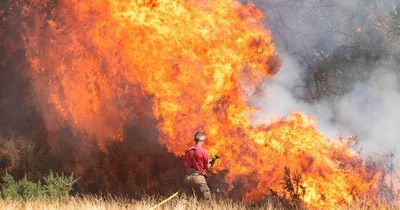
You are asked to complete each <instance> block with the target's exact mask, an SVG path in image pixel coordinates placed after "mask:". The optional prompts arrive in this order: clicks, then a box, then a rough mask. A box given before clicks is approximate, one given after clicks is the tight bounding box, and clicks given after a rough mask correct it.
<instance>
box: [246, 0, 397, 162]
mask: <svg viewBox="0 0 400 210" xmlns="http://www.w3.org/2000/svg"><path fill="white" fill-rule="evenodd" d="M255 3H256V4H257V5H259V6H260V7H261V8H263V10H264V11H265V12H266V14H267V18H268V21H267V23H266V24H268V25H269V26H270V28H272V31H273V34H274V37H275V38H276V44H277V46H278V48H279V51H280V53H279V56H280V58H281V60H282V67H281V69H280V71H279V72H278V73H277V75H276V76H275V77H273V78H270V79H267V80H265V82H264V83H263V85H262V87H260V91H259V92H257V93H256V94H255V95H254V97H253V98H252V100H251V104H252V105H253V106H254V107H256V108H258V110H259V111H258V112H257V113H256V114H255V115H254V122H255V123H256V124H260V123H261V124H262V123H269V122H270V121H271V120H274V119H275V118H276V117H285V116H287V115H288V114H289V113H290V112H293V111H303V112H305V113H306V114H308V115H311V116H314V117H315V118H316V119H318V128H319V129H320V130H321V131H323V132H325V133H326V134H327V135H328V137H330V138H336V139H337V138H339V137H345V136H349V135H357V136H358V139H359V145H358V146H359V149H360V151H361V154H362V155H363V156H364V157H367V156H373V155H382V154H386V153H389V152H394V153H396V151H400V144H399V143H398V141H399V140H400V129H399V128H400V127H399V124H400V123H399V120H400V92H399V88H400V87H399V62H398V61H396V60H395V59H393V58H394V57H396V55H397V54H396V52H398V49H396V45H393V43H392V40H390V39H389V38H388V35H387V30H386V29H385V28H384V26H381V25H380V24H383V23H382V19H384V18H385V17H388V16H389V15H390V14H393V13H395V12H396V4H398V3H397V2H396V1H390V0H384V1H376V2H374V1H372V3H371V1H369V2H368V1H359V0H348V1H318V0H304V1H294V0H274V1H255ZM380 26H381V27H382V29H381V28H379V27H380ZM358 43H364V44H365V43H367V44H370V45H371V46H365V48H368V47H369V49H371V50H372V51H376V52H377V53H379V54H385V56H384V57H383V56H382V58H378V59H376V62H375V65H374V66H371V63H374V62H373V61H370V60H365V59H360V58H359V59H356V60H354V61H352V62H349V64H348V65H345V66H344V67H342V68H341V70H340V71H341V72H342V74H348V73H353V74H356V75H359V76H355V77H354V76H353V77H349V78H342V80H343V81H342V82H343V83H346V84H350V85H349V87H347V88H343V87H341V86H338V85H336V86H337V87H334V88H336V89H339V90H340V89H345V90H344V91H342V92H339V93H338V94H332V95H331V96H326V97H321V98H319V99H318V100H316V101H313V103H310V102H307V101H306V100H304V96H305V94H306V92H305V91H306V83H307V80H309V79H310V75H311V74H312V73H313V71H314V72H315V71H316V70H315V69H313V67H315V66H317V65H319V68H321V64H320V63H318V62H319V60H318V56H315V53H316V52H317V53H319V52H322V53H325V54H326V55H327V56H328V57H329V56H332V54H333V53H334V52H335V51H336V50H339V49H341V48H343V47H344V46H354V45H357V44H358ZM363 47H364V46H362V47H361V48H363ZM360 53H361V52H360ZM315 57H316V59H314V58H315ZM342 66H343V65H342ZM323 67H324V66H323V65H322V68H323ZM338 84H340V83H338ZM395 157H396V163H397V164H399V163H400V156H399V155H398V154H397V155H396V156H395Z"/></svg>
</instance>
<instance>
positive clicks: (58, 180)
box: [1, 172, 77, 201]
mask: <svg viewBox="0 0 400 210" xmlns="http://www.w3.org/2000/svg"><path fill="white" fill-rule="evenodd" d="M43 179H44V185H42V183H41V182H40V181H39V182H37V183H35V182H32V181H29V180H28V179H27V177H26V175H25V176H24V178H22V179H21V180H19V181H16V180H14V178H13V177H12V176H11V175H10V174H9V173H7V172H6V174H5V175H4V176H3V178H2V181H3V184H2V192H1V196H2V197H3V198H7V199H13V200H23V201H26V200H30V199H33V198H46V199H65V198H68V197H69V193H70V191H71V190H72V186H73V184H74V183H75V182H76V181H77V179H74V178H73V175H71V176H69V177H66V176H64V174H61V175H58V174H54V173H53V172H50V175H48V176H47V177H44V178H43Z"/></svg>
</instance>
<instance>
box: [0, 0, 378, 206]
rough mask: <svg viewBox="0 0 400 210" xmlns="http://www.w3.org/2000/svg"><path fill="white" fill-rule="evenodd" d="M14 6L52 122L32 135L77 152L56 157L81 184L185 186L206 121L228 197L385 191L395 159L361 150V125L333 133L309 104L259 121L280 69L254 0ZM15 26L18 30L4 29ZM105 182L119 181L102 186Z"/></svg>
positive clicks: (110, 0) (38, 110)
mask: <svg viewBox="0 0 400 210" xmlns="http://www.w3.org/2000/svg"><path fill="white" fill-rule="evenodd" d="M7 5H8V6H9V8H8V10H7V12H9V13H6V12H3V14H2V16H3V17H4V18H3V22H4V24H3V25H4V26H6V27H4V29H2V37H7V39H5V43H6V44H4V45H5V46H6V47H5V48H6V49H7V50H8V51H9V49H14V50H16V49H22V50H23V55H20V57H22V58H21V60H24V59H25V62H26V66H25V67H24V69H26V70H25V71H24V72H23V73H21V74H22V75H24V76H26V77H28V78H29V80H30V86H29V87H32V91H31V93H30V94H31V95H30V96H31V98H30V99H29V101H30V102H32V104H31V105H30V106H32V107H31V109H32V110H33V111H32V113H33V114H32V115H34V116H35V117H33V119H36V120H37V121H40V123H41V124H40V123H38V124H39V125H37V126H38V127H39V128H37V130H39V131H36V133H33V134H32V133H27V134H24V135H25V136H29V137H31V138H33V139H41V141H42V143H43V144H45V145H47V146H46V148H47V149H48V150H49V151H50V152H49V154H50V155H47V156H46V159H47V158H51V157H54V156H57V154H58V155H59V151H63V152H68V151H69V150H68V149H65V148H69V149H70V150H71V151H72V150H73V152H71V153H67V154H71V155H72V156H74V157H73V158H72V160H71V161H69V162H68V163H67V164H64V165H63V166H62V167H60V166H57V165H56V164H55V162H53V164H50V165H54V167H56V168H57V167H58V168H57V169H58V170H62V171H73V172H74V173H75V174H77V175H78V176H82V177H83V178H82V180H81V182H85V180H89V179H92V178H91V176H95V177H97V178H98V180H96V181H92V182H90V183H91V185H90V184H87V185H85V184H84V185H82V186H80V189H79V190H78V191H82V192H99V191H100V192H102V191H103V192H108V193H115V194H130V195H133V194H137V193H139V190H135V191H133V190H132V189H123V186H124V185H125V184H127V185H128V186H129V187H131V188H135V186H136V187H137V188H140V189H143V191H145V192H146V193H149V192H150V193H161V190H160V189H161V188H163V189H166V188H168V186H170V185H174V187H175V188H176V186H177V185H179V182H180V180H181V179H180V177H181V176H182V174H183V172H182V169H178V168H179V166H182V163H181V161H180V159H179V157H180V156H181V155H182V153H183V151H184V149H185V148H186V147H187V146H188V145H190V144H191V143H192V136H193V133H194V132H195V131H197V130H203V131H205V132H206V134H207V136H208V142H207V148H208V150H209V153H211V154H217V153H218V154H221V155H222V157H221V159H220V161H219V162H217V163H216V165H215V173H218V174H219V175H218V178H219V180H218V182H220V185H221V190H222V191H223V192H222V193H221V194H223V195H225V196H226V197H231V198H236V199H238V200H243V201H246V202H250V203H256V202H259V201H261V200H263V199H264V198H266V197H269V196H277V197H279V198H281V199H284V200H288V201H289V202H290V203H291V204H290V205H295V206H296V205H298V204H299V203H300V204H299V205H303V204H304V205H305V206H308V207H315V208H324V207H334V206H336V205H341V204H343V205H344V204H352V203H354V202H356V201H359V200H365V199H367V200H369V201H371V202H375V201H376V199H377V198H378V197H379V196H378V194H379V191H380V186H381V184H380V182H381V181H382V177H384V175H385V174H384V173H383V171H384V170H383V168H382V167H381V166H378V165H377V164H374V162H372V161H370V162H368V161H365V160H363V159H362V158H361V157H360V155H359V154H358V153H357V152H356V151H354V150H353V149H352V148H351V146H352V144H353V140H354V139H353V138H352V137H348V138H342V139H329V138H328V137H326V136H325V135H324V134H323V133H322V132H320V131H319V130H318V129H317V128H316V123H317V120H316V119H314V118H313V117H310V116H307V115H306V114H304V113H302V112H301V110H298V111H296V112H293V113H291V114H290V115H289V116H287V117H282V118H280V119H278V120H276V121H274V122H272V123H270V124H268V125H256V124H254V123H253V122H252V120H251V117H252V114H253V113H254V112H255V111H256V110H255V108H254V107H252V106H250V105H249V103H248V101H249V100H250V98H251V96H252V95H253V94H255V93H256V92H257V89H258V86H259V85H260V84H261V82H263V80H264V79H265V78H268V77H273V76H274V74H276V73H277V72H278V70H279V60H278V55H277V51H276V48H275V46H274V44H273V37H272V35H271V32H270V30H269V29H268V28H266V27H265V26H264V24H263V20H264V18H265V15H264V14H263V12H262V11H261V10H259V9H258V8H257V7H256V6H255V5H254V4H252V3H247V4H243V3H241V2H239V1H235V0H207V1H194V0H178V1H172V0H133V1H132V0H130V1H121V0H95V1H79V0H60V1H51V0H31V1H18V2H13V3H11V2H8V3H7ZM0 15H1V13H0ZM14 16H18V19H13V17H14ZM12 21H16V22H12ZM16 25H17V26H18V28H17V29H10V28H11V27H13V26H16ZM7 27H8V28H7ZM11 32H14V33H16V34H18V36H17V37H18V39H17V38H13V37H12V36H9V35H6V34H7V33H11ZM9 52H11V51H9ZM11 54H12V53H11ZM12 55H15V52H14V54H12ZM7 59H8V60H13V59H14V58H11V57H8V58H7ZM15 59H17V58H15ZM15 65H16V64H15ZM17 66H18V65H17ZM40 126H42V127H40ZM34 128H35V127H32V126H31V127H28V129H34ZM71 139H73V140H71ZM60 145H64V146H60ZM65 145H67V146H65ZM34 148H36V147H34ZM37 148H42V149H43V147H37ZM60 148H61V149H60ZM76 148H78V149H76ZM57 150H59V151H57ZM94 157H96V158H94ZM93 159H95V160H93ZM46 161H47V162H52V160H48V159H47V160H46ZM53 161H54V160H53ZM86 161H87V162H86ZM60 162H62V161H60ZM96 167H99V168H100V170H105V171H103V172H99V171H96V169H94V168H96ZM170 167H172V168H176V170H171V168H170ZM33 170H34V171H35V169H33ZM42 170H45V168H43V169H42ZM146 171H147V172H146ZM148 174H151V176H150V178H148V179H146V178H145V177H146V176H147V175H148ZM33 176H34V175H33ZM108 180H113V181H108ZM143 180H145V181H143ZM171 180H173V181H171ZM99 181H100V182H102V181H104V183H107V184H106V185H108V186H103V187H97V186H93V185H95V183H96V182H99ZM112 188H118V190H115V189H112ZM111 189H112V190H111ZM171 189H173V187H172V188H171ZM165 192H169V191H168V190H166V191H165Z"/></svg>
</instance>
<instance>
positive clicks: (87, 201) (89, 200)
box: [0, 197, 277, 210]
mask: <svg viewBox="0 0 400 210" xmlns="http://www.w3.org/2000/svg"><path fill="white" fill-rule="evenodd" d="M161 201H162V199H154V198H144V199H141V200H127V199H120V198H113V199H103V198H98V197H84V198H70V199H68V200H64V201H46V200H31V201H27V202H18V201H13V200H0V209H4V210H16V209H18V210H19V209H21V210H22V209H25V210H36V209H38V210H39V209H40V210H47V209H48V210H50V209H51V210H53V209H57V210H58V209H59V210H71V209H85V210H117V209H140V210H142V209H144V210H145V209H150V208H151V207H153V206H155V205H156V204H157V203H159V202H161ZM157 209H159V210H161V209H164V210H167V209H168V210H169V209H172V210H186V209H191V210H192V209H193V210H203V209H204V210H211V209H212V210H219V209H239V210H241V209H243V210H244V209H265V210H272V209H277V208H274V207H272V205H268V204H265V205H263V206H260V207H257V208H251V207H249V206H245V205H244V204H240V203H237V202H233V201H212V202H211V203H204V202H199V201H196V200H195V199H188V200H187V199H179V198H178V199H174V200H172V201H170V202H168V203H166V204H165V205H163V206H161V207H160V208H157Z"/></svg>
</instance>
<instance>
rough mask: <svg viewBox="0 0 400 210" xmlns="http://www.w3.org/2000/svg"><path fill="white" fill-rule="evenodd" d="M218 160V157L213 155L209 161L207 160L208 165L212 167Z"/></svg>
mask: <svg viewBox="0 0 400 210" xmlns="http://www.w3.org/2000/svg"><path fill="white" fill-rule="evenodd" d="M219 158H220V157H219V155H214V156H212V157H211V158H210V160H209V163H210V165H211V166H213V165H214V163H215V161H216V160H218V159H219Z"/></svg>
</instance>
